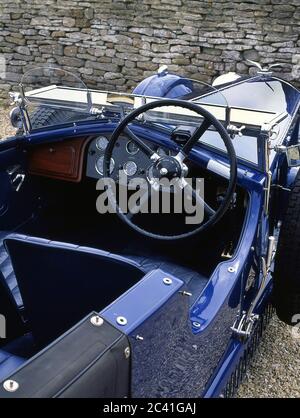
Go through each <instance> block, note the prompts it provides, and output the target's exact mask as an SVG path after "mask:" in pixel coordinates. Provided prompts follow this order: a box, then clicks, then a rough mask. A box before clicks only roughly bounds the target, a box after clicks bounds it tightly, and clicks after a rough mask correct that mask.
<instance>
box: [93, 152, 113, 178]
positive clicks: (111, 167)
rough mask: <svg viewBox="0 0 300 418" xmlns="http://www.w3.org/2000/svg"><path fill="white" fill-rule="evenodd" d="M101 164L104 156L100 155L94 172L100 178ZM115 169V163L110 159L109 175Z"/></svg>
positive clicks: (101, 172)
mask: <svg viewBox="0 0 300 418" xmlns="http://www.w3.org/2000/svg"><path fill="white" fill-rule="evenodd" d="M103 162H104V155H102V156H101V157H100V158H98V160H97V161H96V170H97V172H98V173H99V174H101V176H103ZM114 168H115V161H114V159H113V158H111V159H110V166H109V171H110V174H111V173H112V172H113V171H114Z"/></svg>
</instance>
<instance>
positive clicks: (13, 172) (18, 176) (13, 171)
mask: <svg viewBox="0 0 300 418" xmlns="http://www.w3.org/2000/svg"><path fill="white" fill-rule="evenodd" d="M20 169H21V167H20V166H19V165H15V166H13V167H10V168H8V169H7V171H6V172H7V174H8V175H9V178H10V182H11V184H12V186H13V188H14V190H15V191H16V192H18V191H20V189H21V187H22V185H23V183H24V181H25V177H26V175H25V174H24V173H23V172H22V171H20Z"/></svg>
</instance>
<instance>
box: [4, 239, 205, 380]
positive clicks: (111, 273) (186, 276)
mask: <svg viewBox="0 0 300 418" xmlns="http://www.w3.org/2000/svg"><path fill="white" fill-rule="evenodd" d="M5 246H6V248H7V250H8V253H9V255H10V257H11V260H12V263H13V267H14V270H15V272H16V276H17V280H18V283H19V286H20V290H21V292H22V296H23V299H24V304H25V308H26V312H27V315H28V319H29V322H30V327H31V329H32V333H33V336H34V341H35V343H37V345H38V347H39V348H40V347H41V346H45V345H47V344H48V343H49V342H50V341H51V340H54V339H55V338H56V337H57V336H58V335H61V334H62V333H63V332H64V331H66V330H67V329H69V328H70V327H71V326H72V325H73V324H75V323H76V322H78V321H79V320H80V319H81V318H82V317H84V316H85V314H86V312H87V313H88V312H90V311H91V310H93V309H94V310H96V311H100V310H101V309H102V308H104V307H106V306H107V305H108V304H109V303H110V302H112V301H113V300H114V299H116V298H117V297H118V296H119V295H121V294H122V293H123V292H124V291H126V290H127V289H128V288H129V287H131V286H132V285H133V284H134V283H136V282H137V281H138V280H140V279H141V278H142V277H143V275H144V274H145V273H147V272H149V271H151V270H155V269H158V268H159V269H162V270H164V271H165V272H166V273H169V274H172V275H174V276H176V277H178V278H180V279H182V280H183V281H184V282H185V283H186V284H187V288H188V290H189V291H191V293H192V294H193V296H192V298H191V303H193V302H194V300H195V299H196V297H197V296H199V294H200V292H201V291H202V290H203V288H204V286H205V285H206V283H207V278H206V277H204V276H202V275H201V274H199V273H198V272H196V271H194V270H192V269H190V268H188V267H184V266H180V265H178V264H175V263H174V262H173V261H166V260H165V259H161V258H159V257H152V258H151V257H142V256H134V255H126V256H121V255H116V254H112V253H108V252H106V251H102V250H98V249H95V248H89V247H82V246H77V245H73V244H68V243H63V242H56V241H49V240H46V239H43V238H37V237H30V236H25V235H19V234H11V235H9V236H8V237H7V238H6V239H5ZM1 254H3V253H1ZM5 257H6V259H7V255H6V256H5ZM3 258H4V257H2V260H3ZM114 281H115V282H116V285H115V286H114ZM14 288H16V286H15V287H14ZM45 296H46V297H45ZM23 338H25V337H23ZM19 340H20V339H18V340H17V343H16V344H15V346H17V347H20V348H21V350H16V349H15V347H14V346H13V345H14V342H13V344H8V345H7V346H5V347H2V349H1V350H0V379H5V377H6V376H8V375H9V374H11V373H13V372H14V371H15V370H16V369H17V368H18V367H19V366H20V365H21V364H23V362H25V361H26V360H27V359H28V358H30V357H31V356H32V353H31V352H30V349H29V350H28V349H27V351H26V350H24V347H25V346H26V344H24V342H18V341H19ZM27 346H28V344H27ZM30 346H31V345H30V344H29V347H30Z"/></svg>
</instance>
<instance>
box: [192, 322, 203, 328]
mask: <svg viewBox="0 0 300 418" xmlns="http://www.w3.org/2000/svg"><path fill="white" fill-rule="evenodd" d="M193 326H194V327H195V328H200V327H201V324H200V323H199V322H197V321H194V322H193Z"/></svg>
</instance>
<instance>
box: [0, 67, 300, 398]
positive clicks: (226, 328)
mask: <svg viewBox="0 0 300 418" xmlns="http://www.w3.org/2000/svg"><path fill="white" fill-rule="evenodd" d="M192 84H193V83H192V82H190V81H189V80H187V79H184V78H182V77H179V76H175V75H170V74H162V75H154V76H153V77H150V78H149V79H147V80H144V81H143V82H142V83H141V84H140V85H139V86H137V87H136V89H135V90H134V92H133V94H136V95H147V96H155V97H163V98H166V97H171V98H183V99H185V97H186V96H188V95H189V94H192V93H193V85H192ZM268 89H271V90H270V91H271V92H272V97H271V98H270V100H269V99H268V98H267V95H266V91H267V90H268ZM218 90H219V91H221V92H222V94H223V95H224V96H225V98H226V100H227V101H228V102H229V103H230V105H232V106H239V107H241V108H251V107H255V108H258V109H264V110H270V111H272V110H276V112H278V113H282V112H286V113H287V117H286V118H285V120H284V121H283V122H280V123H281V129H280V134H279V137H278V139H277V140H278V143H279V144H281V145H285V146H286V145H293V144H297V142H298V130H299V106H300V93H299V92H298V91H297V90H296V89H294V88H293V87H292V86H290V85H289V84H287V83H285V82H283V81H281V80H280V79H277V78H273V77H272V76H266V75H256V76H255V77H252V78H244V79H239V80H237V81H235V82H232V83H229V84H226V85H223V86H220V87H219V88H218ZM208 91H209V90H208ZM274 91H275V93H274ZM200 105H201V103H200ZM117 123H118V121H117V120H114V119H110V118H107V119H105V118H104V119H102V120H86V121H85V120H83V121H78V122H77V123H76V125H74V124H73V123H71V124H67V123H66V124H65V125H60V126H51V127H45V128H41V129H37V130H33V131H31V132H28V133H25V134H23V135H18V136H15V137H10V138H7V139H6V141H3V142H1V143H0V188H1V189H0V190H1V197H0V214H1V212H2V213H4V212H5V207H6V202H7V200H9V199H11V197H9V196H11V194H12V193H13V192H12V191H11V190H9V184H8V183H7V181H6V180H7V179H6V174H5V173H6V168H7V167H8V166H11V165H13V164H15V162H17V163H18V164H19V163H20V164H21V165H22V164H24V166H26V154H24V153H23V149H24V146H25V148H26V147H27V146H28V145H30V147H34V146H38V145H39V144H46V143H48V142H51V143H55V142H56V141H57V142H61V141H64V140H66V139H68V138H77V137H78V138H79V137H82V136H92V135H101V134H111V133H112V132H113V130H114V129H115V127H116V126H117ZM143 129H145V132H143ZM136 133H138V134H139V135H140V136H141V137H144V138H147V135H149V132H148V131H147V128H141V127H139V128H137V130H136ZM151 140H152V141H154V142H155V143H156V144H157V145H160V146H165V145H166V144H167V145H168V146H170V138H169V136H168V134H167V133H165V132H164V131H163V130H159V129H157V130H154V131H153V132H152V133H151ZM257 141H258V161H257V164H251V163H249V162H248V161H245V159H238V172H237V185H238V187H240V188H242V189H243V190H245V191H246V194H247V195H248V206H247V209H246V212H245V219H244V222H243V227H242V231H241V234H240V238H239V242H238V244H237V247H236V249H235V252H234V254H233V256H232V257H231V258H229V259H227V260H226V259H225V260H223V261H222V262H220V263H219V264H218V265H217V266H216V267H215V269H214V271H213V272H212V274H211V276H210V277H209V281H208V282H207V284H206V286H205V287H204V289H203V290H201V292H200V293H199V294H197V295H193V296H194V299H193V303H192V304H190V303H189V298H188V297H185V296H184V294H185V292H188V289H187V288H186V285H185V283H184V281H183V280H181V279H180V278H178V277H176V275H174V274H168V277H170V278H171V279H172V284H171V285H170V286H166V285H164V283H163V277H164V274H165V273H168V272H162V271H160V270H155V271H153V272H150V273H148V274H146V275H145V276H144V277H143V278H142V279H141V280H140V281H138V283H136V284H135V285H134V286H133V287H131V288H129V289H128V290H127V291H126V292H125V293H123V294H121V295H120V296H119V297H118V298H117V299H116V300H114V301H113V302H112V303H111V304H109V305H108V306H107V307H105V308H104V309H103V310H102V311H101V312H100V313H99V316H100V317H102V318H104V319H105V320H106V321H107V322H109V323H110V324H112V325H113V326H114V327H116V328H117V329H119V330H120V332H122V333H124V334H125V335H126V336H127V337H128V340H129V342H130V347H131V353H132V358H131V385H130V396H132V397H208V398H211V397H219V396H224V394H225V395H226V390H229V389H228V385H229V383H228V382H231V386H234V384H235V383H234V382H237V381H238V380H239V378H240V376H239V373H240V374H242V372H241V370H240V369H241V368H242V361H246V360H245V358H246V354H247V353H248V354H249V350H251V347H253V344H254V343H253V339H255V338H257V332H258V331H257V328H258V327H262V324H261V322H260V321H263V318H264V317H265V315H266V311H268V310H269V305H270V303H271V295H272V268H271V269H270V271H269V272H268V277H267V281H266V284H265V287H264V291H263V293H262V295H261V297H260V298H259V300H258V301H257V304H256V306H255V309H254V312H255V314H256V315H258V316H259V319H258V321H257V323H256V324H255V325H254V327H253V332H252V333H251V335H250V336H249V337H248V338H245V339H244V338H240V336H239V335H238V334H237V333H236V332H235V331H234V324H236V323H238V322H239V320H240V319H241V316H242V314H243V312H247V310H248V309H249V306H250V305H251V302H252V301H253V300H254V298H255V295H256V293H257V291H258V289H259V286H260V283H261V281H262V280H263V277H262V276H263V272H262V271H261V268H260V259H261V257H266V256H267V252H268V245H269V236H270V234H272V235H278V234H279V232H280V221H282V220H283V218H284V213H285V209H286V202H287V198H288V194H289V189H290V187H291V185H292V183H293V181H294V179H295V176H296V175H297V172H298V169H297V168H289V167H288V164H287V161H286V157H285V154H282V153H274V155H272V158H271V161H270V166H269V167H267V166H266V160H267V158H268V157H267V155H266V153H267V152H268V151H267V149H266V146H265V144H266V133H265V132H262V131H261V132H259V133H258V135H257ZM191 158H192V160H193V161H195V162H196V163H197V164H198V165H200V166H201V167H207V166H208V165H209V164H211V162H212V161H213V164H214V167H215V169H216V170H218V168H219V169H220V170H221V171H222V169H224V167H225V168H226V166H228V163H227V158H226V155H225V154H224V153H223V152H222V151H218V150H216V149H211V148H209V147H195V148H194V149H193V152H192V155H191ZM268 182H270V184H269V185H268ZM268 188H269V189H268ZM270 188H271V189H272V190H276V193H272V194H271V200H270V201H269V202H266V193H269V192H270ZM12 199H14V197H12ZM18 199H19V200H18V205H19V206H18V208H17V207H14V206H13V203H12V204H11V208H10V211H11V213H10V215H9V217H8V218H6V222H7V225H8V229H9V223H10V222H11V221H12V219H14V220H15V219H16V218H17V217H18V216H19V211H20V207H22V213H23V215H24V213H25V212H27V213H28V214H30V213H31V211H32V202H30V200H27V198H26V194H24V196H23V197H22V198H21V197H19V196H18ZM12 202H13V200H12ZM21 205H22V206H21ZM11 223H14V222H11ZM271 231H272V232H271ZM199 251H200V252H201V248H199ZM253 272H254V273H253ZM250 274H252V275H253V274H254V277H253V281H254V287H253V289H252V291H250V292H246V291H245V287H246V284H247V280H248V278H249V275H250ZM119 316H122V317H124V318H126V320H127V321H126V324H119V323H118V322H117V321H116V318H117V317H119ZM21 367H23V366H21ZM237 370H238V372H237ZM234 379H235V381H234ZM226 388H227V389H226ZM230 390H232V388H231V389H230Z"/></svg>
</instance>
